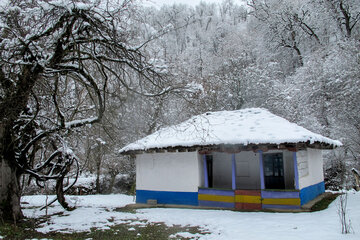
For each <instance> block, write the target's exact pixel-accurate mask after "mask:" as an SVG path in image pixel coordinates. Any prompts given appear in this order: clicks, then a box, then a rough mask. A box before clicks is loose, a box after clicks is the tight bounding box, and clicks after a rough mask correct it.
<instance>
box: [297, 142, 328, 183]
mask: <svg viewBox="0 0 360 240" xmlns="http://www.w3.org/2000/svg"><path fill="white" fill-rule="evenodd" d="M296 158H297V165H298V172H299V187H300V189H303V188H305V187H308V186H311V185H314V184H317V183H319V182H322V181H324V173H323V159H322V151H321V150H319V149H311V148H308V149H307V150H302V151H299V152H297V153H296Z"/></svg>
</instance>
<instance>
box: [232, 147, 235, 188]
mask: <svg viewBox="0 0 360 240" xmlns="http://www.w3.org/2000/svg"><path fill="white" fill-rule="evenodd" d="M231 160H232V161H231V170H232V172H231V176H232V178H231V179H232V185H231V186H232V189H233V190H236V162H235V153H233V154H232V158H231Z"/></svg>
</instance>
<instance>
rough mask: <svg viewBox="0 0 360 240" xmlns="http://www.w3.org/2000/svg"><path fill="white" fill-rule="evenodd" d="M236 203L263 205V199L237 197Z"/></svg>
mask: <svg viewBox="0 0 360 240" xmlns="http://www.w3.org/2000/svg"><path fill="white" fill-rule="evenodd" d="M235 202H237V203H261V197H260V196H247V195H236V196H235Z"/></svg>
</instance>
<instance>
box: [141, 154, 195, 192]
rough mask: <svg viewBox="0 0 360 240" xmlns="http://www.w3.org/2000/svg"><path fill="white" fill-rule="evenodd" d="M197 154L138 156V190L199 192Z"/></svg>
mask: <svg viewBox="0 0 360 240" xmlns="http://www.w3.org/2000/svg"><path fill="white" fill-rule="evenodd" d="M199 163H200V159H199V157H198V153H197V152H165V153H143V154H139V155H136V189H137V190H153V191H179V192H197V191H198V186H200V185H201V182H200V181H201V176H200V174H201V170H200V169H199Z"/></svg>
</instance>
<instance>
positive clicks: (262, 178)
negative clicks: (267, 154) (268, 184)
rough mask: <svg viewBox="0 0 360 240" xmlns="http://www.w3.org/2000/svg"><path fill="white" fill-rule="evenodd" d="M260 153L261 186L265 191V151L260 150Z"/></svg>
mask: <svg viewBox="0 0 360 240" xmlns="http://www.w3.org/2000/svg"><path fill="white" fill-rule="evenodd" d="M258 153H259V165H260V185H261V189H265V179H264V162H263V151H262V150H258Z"/></svg>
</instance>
